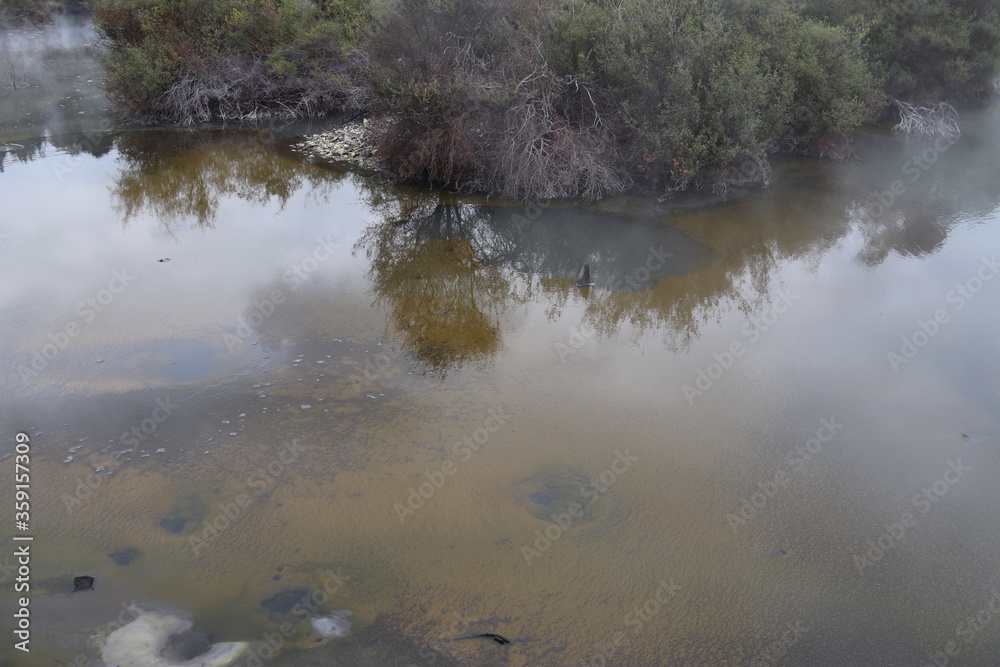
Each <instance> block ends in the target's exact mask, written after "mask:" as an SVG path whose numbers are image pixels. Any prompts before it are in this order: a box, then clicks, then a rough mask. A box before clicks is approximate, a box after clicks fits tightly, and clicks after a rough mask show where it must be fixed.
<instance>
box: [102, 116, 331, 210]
mask: <svg viewBox="0 0 1000 667" xmlns="http://www.w3.org/2000/svg"><path fill="white" fill-rule="evenodd" d="M118 151H119V159H120V162H121V165H122V169H121V172H120V173H119V175H118V176H117V178H116V179H115V183H114V186H113V188H112V201H113V203H114V206H115V209H116V210H117V211H118V212H119V213H120V214H121V216H122V222H123V224H128V222H129V221H130V220H131V219H132V218H134V217H135V216H137V215H139V214H140V213H141V212H143V211H148V212H149V213H150V214H151V215H153V216H154V217H156V218H157V219H158V220H159V221H160V222H161V224H163V225H165V226H167V227H168V228H169V226H170V224H171V223H172V222H175V221H178V220H183V219H192V220H194V221H195V222H196V223H197V224H198V226H199V227H207V228H210V227H212V226H213V225H214V221H215V217H216V214H217V212H218V209H219V203H220V201H222V200H223V199H224V198H226V197H238V198H240V199H242V200H244V201H246V202H248V203H250V204H252V205H255V206H264V205H265V204H267V203H268V202H269V201H271V200H272V199H275V200H277V202H278V203H279V205H281V206H284V205H285V204H286V203H287V202H288V200H289V199H290V198H291V197H292V195H294V194H295V193H296V192H297V191H298V190H300V189H301V188H303V187H304V186H307V185H308V186H310V187H311V194H312V195H314V196H320V197H322V196H325V195H326V194H327V193H328V192H329V190H330V188H331V187H332V185H333V183H334V178H333V172H329V171H325V170H320V169H316V168H315V167H311V166H308V165H305V164H303V163H301V162H300V161H298V160H294V159H283V158H282V156H281V155H279V154H278V153H277V152H276V150H275V146H274V144H273V142H272V141H270V140H269V139H267V137H266V135H265V134H263V133H260V132H254V131H231V130H200V131H188V132H185V131H166V130H165V131H147V132H131V133H128V134H124V135H122V136H121V138H120V140H119V141H118Z"/></svg>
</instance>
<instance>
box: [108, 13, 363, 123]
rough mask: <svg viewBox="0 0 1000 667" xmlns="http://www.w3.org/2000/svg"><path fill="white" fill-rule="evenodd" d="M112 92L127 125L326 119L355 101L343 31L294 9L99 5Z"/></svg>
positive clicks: (309, 14)
mask: <svg viewBox="0 0 1000 667" xmlns="http://www.w3.org/2000/svg"><path fill="white" fill-rule="evenodd" d="M94 17H95V21H96V23H97V26H98V28H99V30H100V31H101V34H102V35H103V37H104V40H105V43H106V45H107V47H108V48H107V51H106V55H105V64H106V65H107V68H108V71H109V74H110V76H109V78H108V82H107V86H106V89H107V92H108V95H109V96H110V98H111V100H112V101H113V102H114V104H115V106H116V108H117V109H118V111H119V112H120V113H121V115H122V116H124V117H125V118H126V119H128V120H132V121H138V122H158V121H172V122H194V121H205V120H210V119H237V118H242V119H245V118H255V117H261V116H268V115H273V114H279V115H291V116H309V115H319V114H322V113H327V112H329V111H332V110H334V109H336V108H338V107H339V106H342V105H344V104H345V103H346V102H347V101H348V97H349V96H348V90H349V86H347V85H346V83H345V82H346V81H347V80H348V79H347V75H346V70H345V58H344V55H343V45H342V41H341V35H340V33H339V31H338V29H337V25H336V24H334V23H333V22H332V21H330V20H329V19H327V18H325V16H324V15H323V13H322V12H320V11H318V10H317V9H316V8H314V7H307V6H303V5H300V4H298V3H296V2H293V1H292V0H212V1H211V2H202V1H201V0H172V1H170V2H166V1H164V0H97V1H96V2H95V3H94Z"/></svg>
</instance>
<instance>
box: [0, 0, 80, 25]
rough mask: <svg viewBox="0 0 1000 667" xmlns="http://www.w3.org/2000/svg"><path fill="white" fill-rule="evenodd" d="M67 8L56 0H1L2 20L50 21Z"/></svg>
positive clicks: (15, 22) (24, 21)
mask: <svg viewBox="0 0 1000 667" xmlns="http://www.w3.org/2000/svg"><path fill="white" fill-rule="evenodd" d="M65 9H66V8H65V6H64V5H63V3H61V2H56V1H55V0H0V21H9V22H11V23H14V24H18V23H48V22H49V21H51V20H52V19H53V18H55V17H56V16H57V15H59V14H61V13H62V12H63V11H64V10H65Z"/></svg>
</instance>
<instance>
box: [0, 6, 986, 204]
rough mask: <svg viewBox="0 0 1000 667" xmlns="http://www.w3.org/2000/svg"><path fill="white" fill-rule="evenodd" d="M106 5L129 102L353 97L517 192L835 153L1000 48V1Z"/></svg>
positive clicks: (468, 173)
mask: <svg viewBox="0 0 1000 667" xmlns="http://www.w3.org/2000/svg"><path fill="white" fill-rule="evenodd" d="M3 1H6V2H8V3H10V2H24V0H0V2H3ZM94 14H95V19H96V21H97V24H98V27H99V29H100V31H101V34H102V35H103V36H104V42H105V44H106V46H107V50H106V56H105V58H106V64H107V66H108V71H109V78H108V82H107V90H108V92H109V94H110V96H111V98H112V100H113V101H114V103H115V105H116V108H118V109H119V110H120V111H121V112H122V114H123V115H124V116H125V117H126V118H128V119H131V120H139V121H145V122H159V121H165V120H166V121H186V122H193V121H202V120H208V119H217V118H258V117H261V116H266V115H272V114H285V115H291V116H306V115H318V114H322V113H325V112H327V111H331V110H344V109H353V110H358V111H361V112H363V113H365V114H367V115H369V116H370V117H371V120H372V121H374V122H370V123H369V124H368V127H369V128H370V130H369V131H370V139H371V140H372V141H373V142H374V143H375V144H376V145H377V150H378V153H379V156H380V157H381V159H382V161H383V162H384V163H385V164H386V165H388V166H389V168H390V169H391V170H393V171H394V172H395V173H396V174H398V175H399V176H402V177H403V178H406V179H418V180H425V181H430V182H432V183H435V184H438V185H443V186H448V187H450V188H455V189H460V190H468V191H481V192H487V193H491V194H499V195H502V196H506V197H510V198H517V199H552V198H560V197H581V198H584V199H595V198H598V197H602V196H606V195H609V194H615V193H617V192H621V191H623V190H624V189H625V188H627V187H629V186H630V185H631V184H632V183H635V182H639V183H643V184H645V185H647V186H650V187H653V188H657V189H658V190H659V191H660V192H664V193H666V194H670V193H673V192H676V191H678V190H683V189H686V188H688V187H695V188H708V189H712V190H714V191H716V192H724V191H725V190H726V189H727V188H728V187H730V186H732V185H751V184H757V185H766V184H767V182H768V178H769V173H770V172H769V168H768V163H767V160H768V155H769V154H770V153H772V152H773V151H775V150H778V149H785V150H789V149H797V150H806V151H811V152H814V153H817V154H821V155H822V154H828V155H829V154H832V155H839V156H844V155H846V154H849V152H850V136H851V133H852V132H853V131H854V130H855V129H856V128H858V127H859V126H861V125H863V124H865V123H867V122H869V121H870V120H872V119H873V118H875V117H876V116H877V115H878V114H879V113H881V112H883V111H884V110H886V109H887V108H890V106H889V104H890V102H892V101H896V99H897V98H902V100H908V101H909V102H919V103H921V104H920V105H919V106H928V107H931V106H933V104H935V103H937V102H940V101H948V100H951V101H959V100H976V99H982V98H983V97H985V96H986V95H987V94H988V93H990V92H991V91H992V90H993V86H994V80H995V77H996V75H997V72H998V63H1000V7H998V5H997V3H996V2H995V0H903V1H901V2H888V1H885V0H879V1H877V2H872V1H871V0H822V1H821V0H656V1H655V2H654V1H653V0H558V1H557V0H95V3H94ZM896 106H897V108H904V107H902V106H900V104H897V105H896Z"/></svg>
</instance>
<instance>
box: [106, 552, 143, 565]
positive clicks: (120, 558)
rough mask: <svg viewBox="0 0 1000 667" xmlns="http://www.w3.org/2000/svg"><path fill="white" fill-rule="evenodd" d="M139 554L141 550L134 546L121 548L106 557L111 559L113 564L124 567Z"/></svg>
mask: <svg viewBox="0 0 1000 667" xmlns="http://www.w3.org/2000/svg"><path fill="white" fill-rule="evenodd" d="M141 555H142V552H141V551H139V550H138V549H136V548H135V547H128V548H127V549H121V550H120V551H116V552H114V553H110V554H108V558H110V559H111V560H113V561H114V563H115V565H121V566H123V567H124V566H125V565H128V564H129V563H131V562H132V561H134V560H135V559H137V558H138V557H139V556H141Z"/></svg>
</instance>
